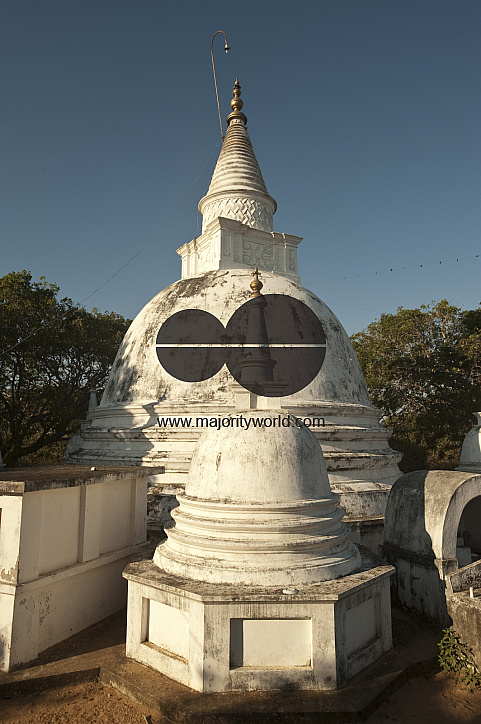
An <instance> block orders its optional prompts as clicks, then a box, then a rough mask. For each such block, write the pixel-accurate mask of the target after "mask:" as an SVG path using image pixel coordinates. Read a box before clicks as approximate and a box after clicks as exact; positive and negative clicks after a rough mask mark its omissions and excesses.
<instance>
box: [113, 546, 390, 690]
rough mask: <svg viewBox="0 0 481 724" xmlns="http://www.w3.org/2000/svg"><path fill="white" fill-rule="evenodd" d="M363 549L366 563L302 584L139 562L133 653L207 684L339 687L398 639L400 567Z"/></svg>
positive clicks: (129, 573)
mask: <svg viewBox="0 0 481 724" xmlns="http://www.w3.org/2000/svg"><path fill="white" fill-rule="evenodd" d="M361 554H362V557H363V565H362V569H361V571H360V572H358V573H355V574H352V575H350V576H345V577H343V578H340V579H337V580H334V581H327V582H323V583H318V584H314V585H309V586H302V587H300V588H299V591H298V593H295V594H286V593H283V591H282V590H272V589H260V588H250V587H246V586H239V587H236V586H221V585H215V584H207V583H201V582H196V581H190V580H187V579H182V578H178V577H174V576H170V575H167V574H165V573H164V572H163V571H162V570H161V569H159V568H158V567H157V566H155V565H154V563H153V562H152V561H140V562H137V563H131V564H130V565H129V566H127V568H126V569H125V571H124V577H125V578H127V580H128V583H129V596H128V609H127V646H126V654H127V656H128V657H130V658H133V659H135V660H137V661H139V662H141V663H142V664H146V665H147V666H150V667H151V668H153V669H156V670H157V671H160V672H162V673H163V674H165V675H167V676H169V677H170V678H172V679H174V680H176V681H179V682H180V683H182V684H185V685H186V686H189V687H190V688H192V689H195V690H196V691H202V692H220V691H253V690H271V689H304V690H309V689H310V690H332V689H338V688H340V687H342V686H343V685H344V684H345V683H346V682H347V681H348V680H349V679H350V678H351V677H352V676H354V675H355V674H356V673H358V672H359V671H361V670H362V669H364V668H365V667H366V666H368V665H369V664H371V663H372V662H373V661H375V660H376V659H377V658H379V656H381V655H382V654H383V653H384V652H385V651H387V650H388V649H390V648H391V647H392V634H391V605H390V589H389V578H390V576H391V575H392V574H393V573H394V568H392V566H386V565H383V564H382V563H381V561H380V560H379V559H377V558H375V557H374V556H373V555H372V554H371V553H370V552H368V551H367V550H363V549H361Z"/></svg>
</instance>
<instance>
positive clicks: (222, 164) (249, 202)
mask: <svg viewBox="0 0 481 724" xmlns="http://www.w3.org/2000/svg"><path fill="white" fill-rule="evenodd" d="M240 95H241V87H240V84H239V81H238V80H237V79H236V82H235V84H234V89H233V96H234V97H233V99H232V100H231V103H230V104H231V108H232V113H230V114H229V116H228V117H227V131H226V135H225V138H224V143H223V144H222V149H221V152H220V155H219V159H218V161H217V165H216V167H215V169H214V174H213V176H212V180H211V182H210V186H209V190H208V192H207V195H206V196H204V198H203V199H201V200H200V202H199V211H200V213H201V214H202V216H203V223H202V231H203V232H204V230H205V229H206V227H207V226H208V225H209V224H210V222H211V221H213V220H214V219H216V218H218V217H219V216H223V217H227V218H230V219H236V220H237V221H241V222H242V223H244V224H247V226H251V227H253V228H255V229H261V230H262V231H272V230H273V223H272V216H273V214H274V213H275V211H276V208H277V204H276V202H275V200H274V199H273V198H272V197H271V196H269V194H268V192H267V188H266V185H265V183H264V179H263V178H262V173H261V170H260V168H259V164H258V163H257V159H256V157H255V153H254V149H253V148H252V144H251V140H250V138H249V134H248V132H247V128H246V123H247V118H246V116H245V115H244V113H242V107H243V105H244V104H243V101H242V100H241V98H240Z"/></svg>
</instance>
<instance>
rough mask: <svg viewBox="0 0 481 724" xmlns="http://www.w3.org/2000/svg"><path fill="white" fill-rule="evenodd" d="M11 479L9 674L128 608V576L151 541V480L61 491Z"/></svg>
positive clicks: (2, 639)
mask: <svg viewBox="0 0 481 724" xmlns="http://www.w3.org/2000/svg"><path fill="white" fill-rule="evenodd" d="M20 474H21V473H17V476H18V475H20ZM4 475H5V476H8V473H6V472H5V471H2V473H0V510H1V519H0V669H3V670H6V671H8V670H10V669H11V668H13V667H15V666H16V665H18V664H20V663H22V662H25V661H30V660H33V659H35V658H36V657H37V656H38V654H39V653H40V652H41V651H43V650H45V649H47V648H49V647H50V646H53V645H54V644H56V643H58V642H60V641H62V640H64V639H65V638H68V637H69V636H71V635H73V634H74V633H77V632H78V631H81V630H82V629H84V628H86V627H88V626H90V625H92V624H93V623H96V622H97V621H100V620H102V619H103V618H105V617H107V616H109V615H111V614H112V613H114V612H115V611H118V610H120V609H121V608H123V607H124V606H125V605H126V596H127V587H126V584H125V581H124V579H123V578H122V571H123V569H124V568H125V566H126V565H127V564H128V563H129V562H130V560H131V557H132V554H133V553H136V552H137V551H138V550H139V548H140V547H142V545H143V544H144V543H145V540H146V508H147V478H146V474H145V471H142V470H140V471H138V470H135V471H134V472H130V474H129V469H126V468H124V470H123V471H122V473H120V474H118V475H112V474H105V473H104V474H103V475H102V474H100V476H97V477H96V478H94V479H92V477H91V476H88V475H84V476H83V478H82V475H77V477H76V479H75V482H74V484H72V481H71V480H68V479H65V480H64V481H63V482H64V485H63V486H61V485H59V484H58V482H59V481H58V480H56V482H55V485H53V482H52V480H50V481H49V480H48V479H44V480H43V481H42V482H38V481H37V482H35V481H30V482H29V481H21V480H17V481H13V482H12V481H3V482H2V480H1V478H2V476H4ZM57 477H58V476H57ZM60 477H61V474H60ZM49 483H50V484H49Z"/></svg>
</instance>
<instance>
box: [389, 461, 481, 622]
mask: <svg viewBox="0 0 481 724" xmlns="http://www.w3.org/2000/svg"><path fill="white" fill-rule="evenodd" d="M479 496H481V475H475V474H470V473H466V472H451V471H444V470H431V471H427V470H418V471H416V472H414V473H409V474H408V475H404V476H402V477H401V478H400V479H399V480H398V481H397V482H396V483H395V484H394V485H393V487H392V489H391V493H390V495H389V499H388V503H387V506H386V514H385V526H384V552H385V554H386V556H387V558H388V560H389V562H390V563H392V564H393V565H395V567H396V577H395V584H396V589H397V595H398V597H399V599H400V601H401V602H402V603H403V604H405V605H406V606H407V607H408V608H414V609H417V610H419V611H421V612H423V613H424V614H426V615H427V616H429V617H431V618H433V619H436V620H438V621H440V622H441V623H442V624H446V623H447V622H448V618H447V609H446V592H445V588H446V584H445V580H446V576H447V575H448V574H449V573H452V572H453V571H456V570H457V569H458V568H459V567H460V566H459V561H458V559H457V546H458V531H459V529H460V523H461V521H462V516H463V512H464V510H465V509H466V508H467V506H469V505H470V504H472V503H473V502H474V501H476V500H479ZM472 523H473V524H474V525H475V526H476V528H479V518H478V519H477V520H476V519H473V521H472ZM463 527H464V526H463ZM461 532H462V531H461Z"/></svg>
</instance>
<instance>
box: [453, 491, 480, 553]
mask: <svg viewBox="0 0 481 724" xmlns="http://www.w3.org/2000/svg"><path fill="white" fill-rule="evenodd" d="M460 539H462V541H463V544H464V546H465V547H466V548H468V549H469V550H470V554H471V560H469V563H474V562H475V561H477V560H479V559H480V558H481V495H478V496H476V497H475V498H472V499H471V500H469V501H468V502H467V503H466V505H465V507H464V509H463V511H462V513H461V517H460V520H459V524H458V547H459V544H460ZM458 559H459V556H458ZM465 565H466V564H465ZM460 567H461V562H460Z"/></svg>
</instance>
